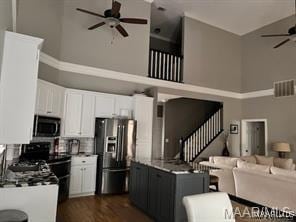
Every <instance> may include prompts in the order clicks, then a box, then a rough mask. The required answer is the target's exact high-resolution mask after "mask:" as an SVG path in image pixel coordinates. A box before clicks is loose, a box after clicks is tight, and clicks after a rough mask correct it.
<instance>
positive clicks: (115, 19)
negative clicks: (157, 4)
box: [77, 0, 148, 37]
mask: <svg viewBox="0 0 296 222" xmlns="http://www.w3.org/2000/svg"><path fill="white" fill-rule="evenodd" d="M120 9H121V3H119V2H117V1H114V0H113V1H112V8H111V9H107V10H105V12H104V15H101V14H98V13H95V12H91V11H88V10H86V9H82V8H77V10H78V11H80V12H83V13H86V14H89V15H93V16H96V17H99V18H103V19H104V20H103V21H101V22H99V23H97V24H95V25H93V26H91V27H89V28H88V30H94V29H96V28H99V27H101V26H103V25H108V26H109V27H110V28H116V29H117V31H118V32H119V33H120V34H121V35H122V36H123V37H128V33H127V31H126V30H125V28H124V27H123V26H122V25H121V23H130V24H140V25H141V24H142V25H145V24H148V21H147V19H139V18H121V14H120Z"/></svg>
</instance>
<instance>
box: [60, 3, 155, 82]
mask: <svg viewBox="0 0 296 222" xmlns="http://www.w3.org/2000/svg"><path fill="white" fill-rule="evenodd" d="M77 7H80V8H85V9H90V10H92V11H97V12H100V13H103V12H104V10H105V9H106V8H110V7H111V1H110V0H100V1H97V0H83V1H80V0H72V1H64V13H63V34H62V41H61V46H62V49H61V59H62V60H64V61H67V62H72V63H77V64H83V65H89V66H94V67H99V68H103V69H110V70H115V71H120V72H126V73H130V74H136V75H142V76H147V75H148V56H149V33H150V24H148V25H134V24H123V26H124V28H125V29H126V30H127V32H128V33H129V35H130V36H129V37H128V38H123V37H122V36H121V35H120V34H119V33H118V32H117V31H115V29H114V32H112V30H111V29H110V28H109V27H108V26H104V27H101V28H99V29H97V30H93V31H89V30H87V28H88V27H90V26H91V25H94V24H96V23H98V22H100V21H101V19H99V18H97V17H95V16H91V15H87V14H84V13H81V12H78V11H76V10H75V9H76V8H77ZM150 8H151V5H150V3H147V2H145V1H139V0H125V1H122V8H121V14H122V17H139V18H145V19H148V21H150ZM149 23H150V22H149ZM113 34H114V35H115V36H114V39H113ZM112 41H113V43H111V42H112Z"/></svg>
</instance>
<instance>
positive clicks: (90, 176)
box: [82, 165, 96, 193]
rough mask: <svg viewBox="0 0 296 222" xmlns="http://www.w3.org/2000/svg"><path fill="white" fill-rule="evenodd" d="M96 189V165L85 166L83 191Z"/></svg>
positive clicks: (87, 191) (88, 191)
mask: <svg viewBox="0 0 296 222" xmlns="http://www.w3.org/2000/svg"><path fill="white" fill-rule="evenodd" d="M95 190H96V166H95V165H87V166H83V180H82V192H83V193H92V192H95Z"/></svg>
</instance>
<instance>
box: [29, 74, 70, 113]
mask: <svg viewBox="0 0 296 222" xmlns="http://www.w3.org/2000/svg"><path fill="white" fill-rule="evenodd" d="M64 93H65V90H64V88H63V87H61V86H57V85H55V84H52V83H49V82H46V81H43V80H38V85H37V98H36V110H35V113H36V114H37V115H41V116H52V117H59V118H61V117H62V115H63V104H64Z"/></svg>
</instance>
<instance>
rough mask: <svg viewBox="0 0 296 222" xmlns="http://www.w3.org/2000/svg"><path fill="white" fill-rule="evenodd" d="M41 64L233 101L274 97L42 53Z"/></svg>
mask: <svg viewBox="0 0 296 222" xmlns="http://www.w3.org/2000/svg"><path fill="white" fill-rule="evenodd" d="M40 62H42V63H44V64H46V65H49V66H51V67H53V68H55V69H58V70H60V71H65V72H72V73H79V74H82V75H89V76H96V77H101V78H106V79H114V80H121V81H126V82H133V83H139V84H144V85H148V86H152V87H153V86H154V87H164V88H170V89H176V90H182V91H188V92H194V93H200V94H205V95H213V96H218V97H227V98H233V99H251V98H257V97H265V96H272V95H273V89H267V90H259V91H253V92H248V93H238V92H233V91H227V90H220V89H213V88H208V87H202V86H196V85H191V84H180V83H175V82H170V81H164V80H159V79H152V78H147V77H145V76H139V75H134V74H129V73H123V72H117V71H112V70H107V69H101V68H96V67H91V66H85V65H80V64H74V63H69V62H63V61H59V60H58V59H56V58H54V57H52V56H49V55H47V54H45V53H43V52H41V53H40Z"/></svg>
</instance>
